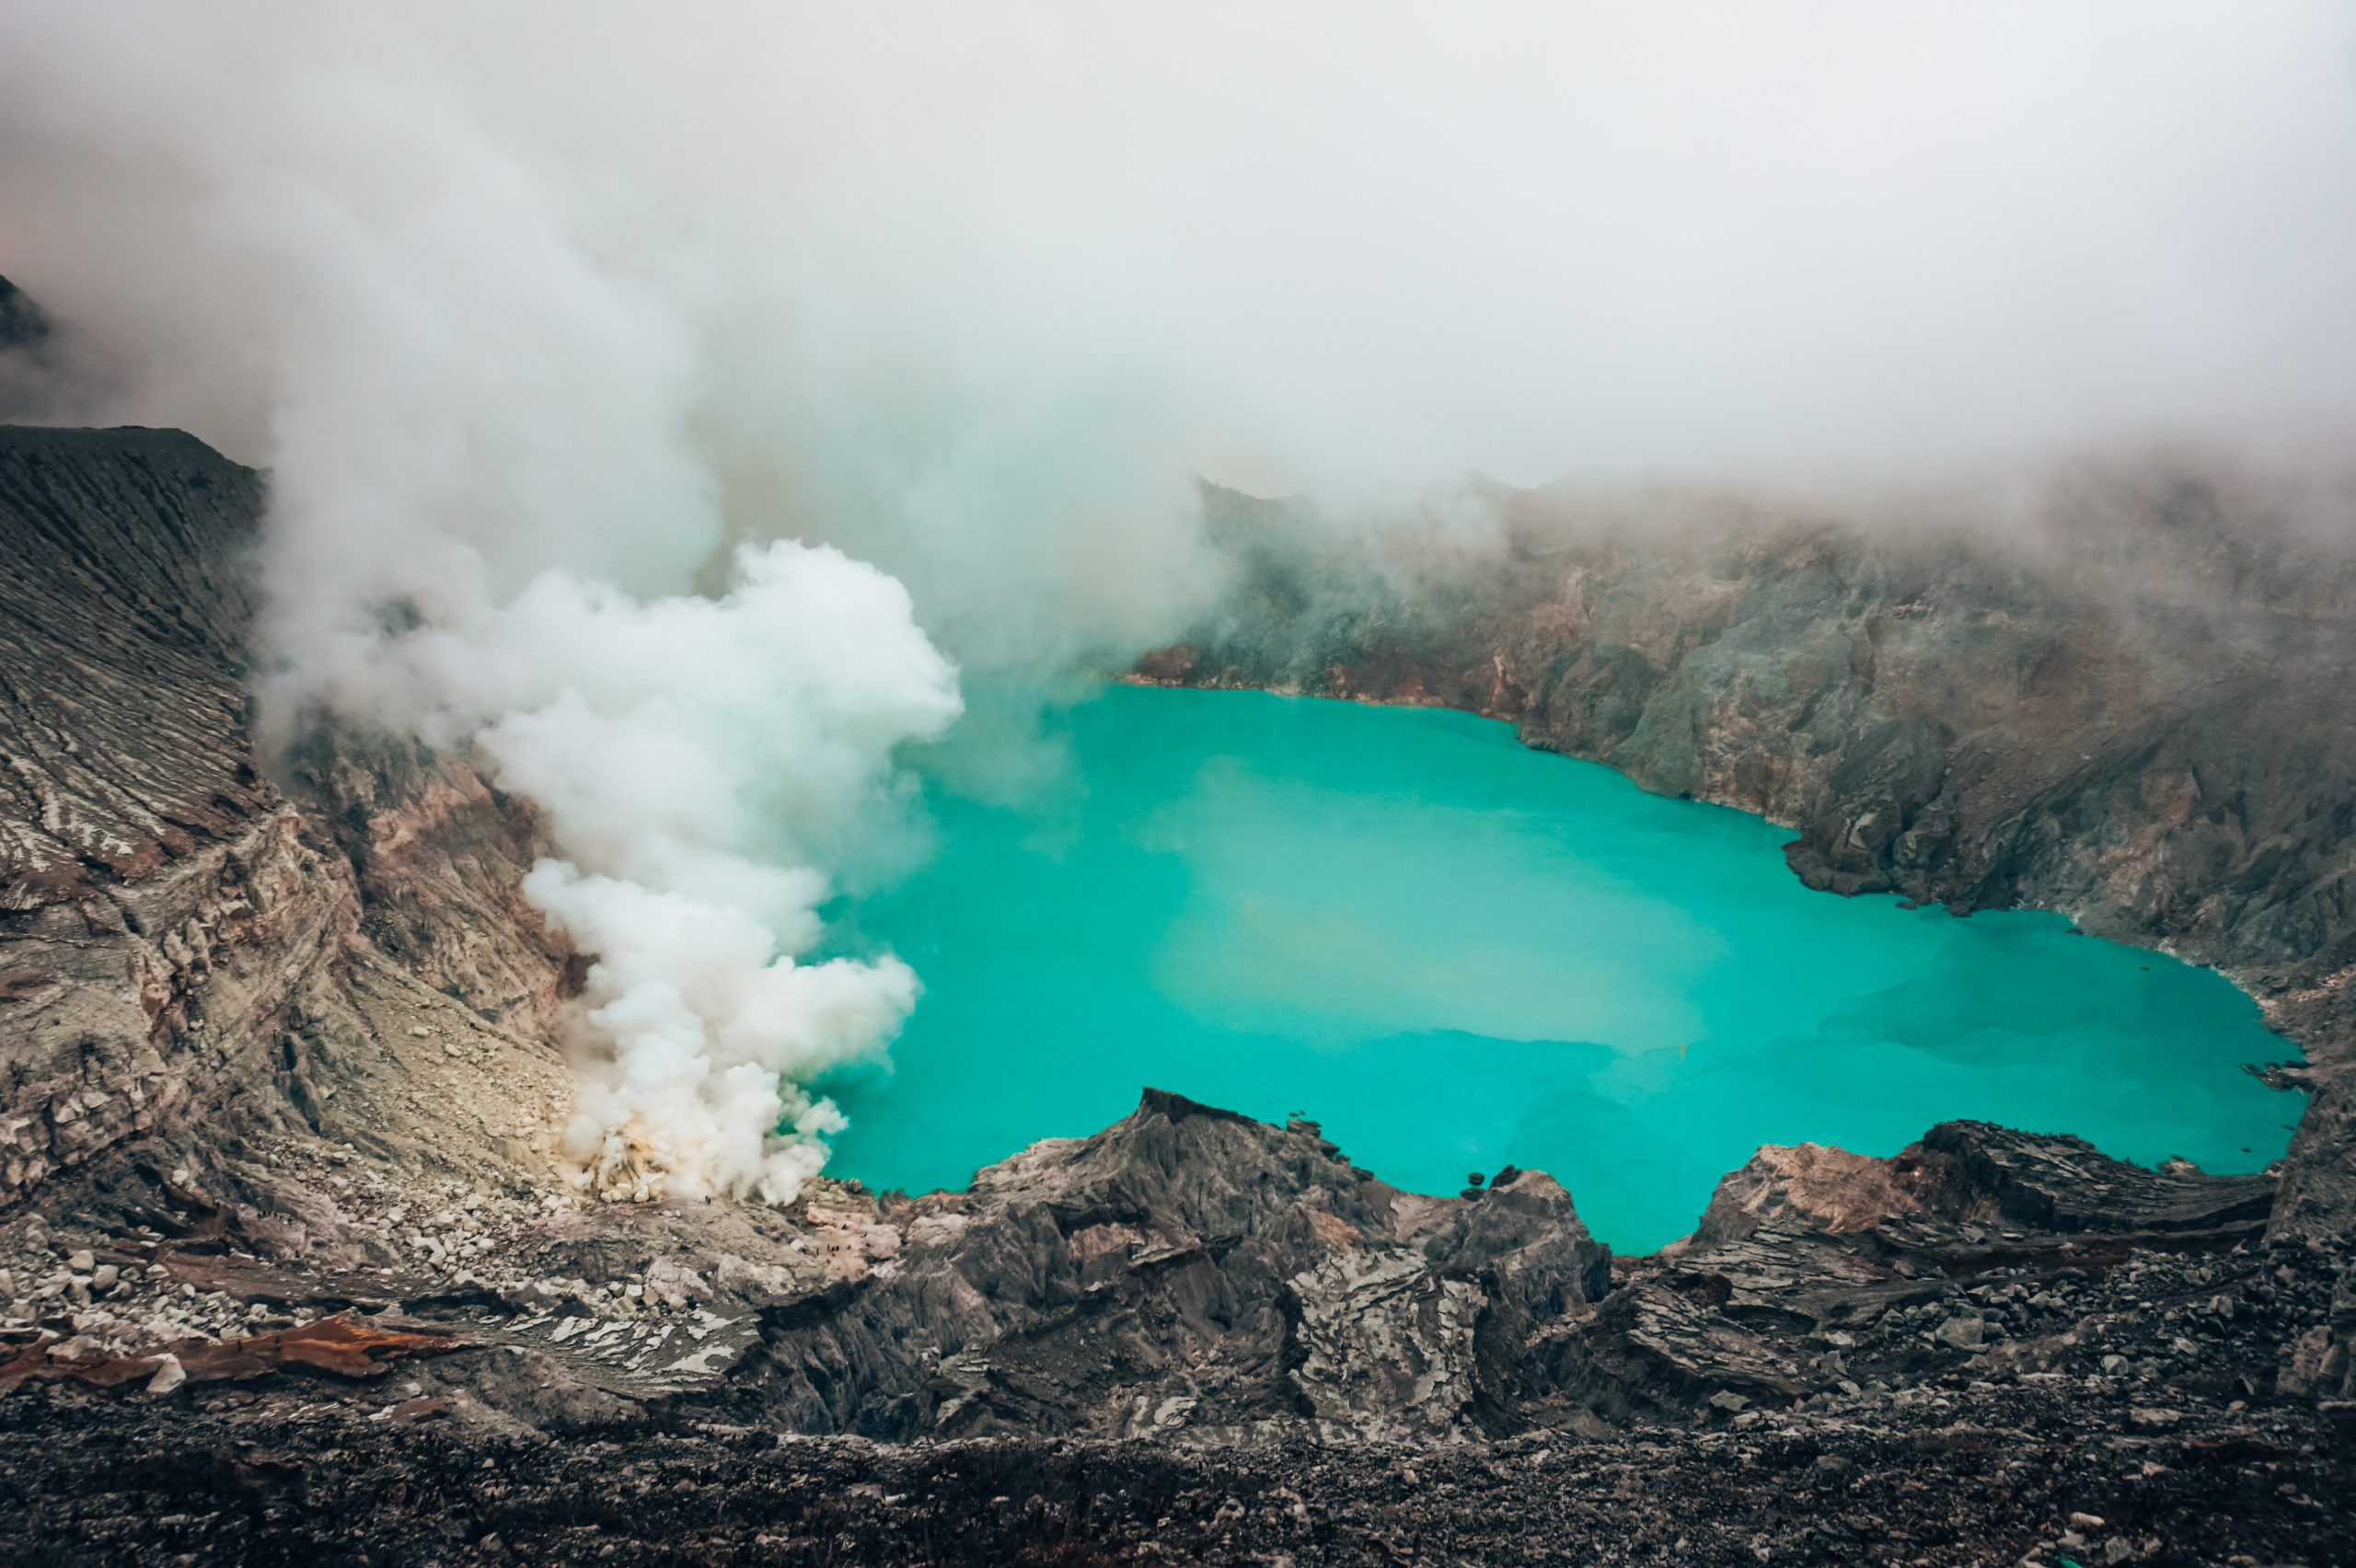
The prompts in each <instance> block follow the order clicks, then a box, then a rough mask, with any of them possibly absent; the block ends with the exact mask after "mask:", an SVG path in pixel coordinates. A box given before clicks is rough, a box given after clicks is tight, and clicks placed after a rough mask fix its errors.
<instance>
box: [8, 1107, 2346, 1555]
mask: <svg viewBox="0 0 2356 1568" xmlns="http://www.w3.org/2000/svg"><path fill="white" fill-rule="evenodd" d="M271 1159H275V1160H278V1161H279V1162H280V1165H281V1169H284V1170H290V1171H292V1172H293V1173H295V1174H296V1175H298V1176H299V1177H301V1178H302V1179H303V1180H305V1181H306V1182H316V1183H317V1184H318V1185H320V1186H323V1187H328V1188H330V1189H332V1188H333V1187H334V1184H335V1183H336V1182H337V1181H338V1180H339V1179H341V1182H343V1184H344V1186H345V1187H346V1188H347V1189H349V1190H350V1191H349V1192H348V1193H346V1200H347V1202H348V1203H349V1204H350V1205H351V1208H352V1211H353V1212H355V1213H356V1214H359V1215H365V1214H366V1213H368V1212H370V1205H371V1204H372V1203H373V1205H375V1211H376V1212H387V1211H389V1210H390V1209H392V1208H400V1209H403V1210H408V1209H410V1207H411V1205H417V1206H418V1207H419V1208H420V1209H422V1208H423V1206H424V1205H428V1204H433V1203H439V1204H440V1205H442V1206H440V1207H439V1208H436V1209H433V1212H431V1213H422V1214H421V1216H420V1218H421V1222H422V1227H423V1228H420V1229H417V1230H415V1231H413V1232H412V1233H411V1234H410V1238H409V1242H410V1255H411V1259H412V1262H410V1264H409V1265H408V1266H406V1267H403V1268H400V1269H391V1268H375V1269H362V1270H322V1269H319V1268H318V1267H316V1266H307V1265H304V1264H301V1263H295V1262H288V1261H285V1260H283V1259H282V1260H279V1261H275V1262H273V1261H271V1260H268V1259H264V1258H262V1257H260V1256H258V1255H255V1254H253V1253H251V1252H249V1251H247V1250H246V1248H245V1247H244V1246H242V1245H240V1243H241V1242H244V1241H247V1240H248V1239H250V1236H249V1234H248V1228H249V1227H250V1225H251V1223H252V1222H251V1221H250V1220H248V1219H247V1218H246V1217H245V1216H244V1215H243V1212H242V1211H241V1210H240V1209H239V1208H238V1207H237V1206H236V1205H218V1204H212V1203H210V1202H209V1201H208V1200H207V1199H205V1198H204V1197H203V1196H202V1193H199V1192H198V1191H197V1189H196V1188H195V1187H194V1186H191V1185H181V1184H179V1183H174V1184H173V1185H172V1186H171V1187H169V1188H165V1187H160V1186H156V1187H148V1188H145V1189H144V1190H146V1191H147V1192H148V1195H149V1197H150V1199H151V1200H160V1202H157V1203H156V1204H155V1206H154V1207H152V1208H150V1209H147V1210H144V1211H135V1210H134V1208H133V1205H134V1203H135V1201H136V1200H135V1199H134V1198H133V1197H132V1196H129V1195H125V1194H120V1193H118V1194H116V1195H115V1196H114V1197H113V1198H112V1199H111V1200H108V1199H104V1198H99V1199H94V1206H92V1207H91V1208H89V1209H88V1210H87V1211H85V1213H84V1214H83V1215H81V1216H65V1217H63V1218H61V1219H60V1220H59V1221H58V1222H56V1223H54V1224H49V1223H30V1224H29V1223H27V1222H25V1221H22V1220H20V1221H18V1222H17V1224H15V1225H14V1226H12V1227H11V1228H10V1229H9V1230H8V1232H7V1239H8V1242H9V1245H10V1251H9V1252H8V1254H7V1255H8V1256H9V1258H10V1260H11V1262H12V1263H13V1265H14V1266H13V1268H12V1270H11V1272H10V1277H11V1278H12V1279H13V1280H16V1281H17V1282H20V1284H21V1285H22V1286H25V1287H27V1288H29V1292H30V1294H29V1296H26V1297H19V1298H18V1300H17V1302H16V1303H15V1308H14V1312H15V1315H14V1316H13V1317H12V1318H11V1319H10V1320H9V1322H8V1324H7V1326H6V1329H5V1331H0V1332H5V1334H6V1337H7V1338H8V1339H10V1340H12V1341H14V1342H15V1343H16V1346H17V1349H16V1350H15V1351H14V1352H13V1353H12V1355H11V1358H10V1359H8V1360H6V1361H5V1362H0V1498H5V1506H0V1551H6V1553H7V1554H8V1557H7V1560H9V1561H22V1562H159V1563H169V1562H186V1563H205V1562H222V1563H230V1562H236V1563H248V1562H252V1563H263V1562H281V1561H295V1560H298V1559H299V1560H306V1561H318V1562H369V1563H380V1564H381V1563H428V1562H511V1561H513V1562H536V1561H548V1562H575V1561H579V1562H605V1561H620V1562H641V1561H662V1562H795V1563H799V1562H811V1563H820V1562H825V1563H845V1562H940V1563H965V1562H973V1563H984V1562H987V1563H999V1562H1043V1563H1046V1562H1069V1563H1095V1562H1161V1561H1170V1562H1191V1561H1203V1562H1236V1563H1281V1562H1296V1563H1310V1562H1336V1563H1340V1562H1416V1561H1421V1562H1461V1563H1480V1564H1488V1563H1503V1562H1615V1561H1626V1562H1700V1563H1710V1562H1740V1563H1756V1562H1774V1561H1779V1560H1780V1561H1796V1562H1855V1561H1888V1562H1927V1563H1940V1564H1945V1563H1970V1562H1980V1563H1987V1564H1998V1565H2007V1568H2008V1565H2011V1564H2015V1563H2019V1562H2038V1563H2047V1562H2075V1563H2079V1564H2081V1565H2082V1568H2092V1565H2094V1564H2102V1565H2103V1568H2112V1565H2115V1564H2119V1563H2124V1562H2138V1563H2142V1562H2150V1563H2235V1562H2241V1563H2292V1562H2303V1563H2308V1564H2316V1565H2320V1564H2327V1563H2335V1562H2348V1561H2350V1560H2351V1559H2356V1509H2351V1507H2350V1499H2351V1498H2352V1497H2356V1402H2351V1401H2350V1398H2349V1397H2348V1396H2349V1395H2350V1393H2351V1392H2356V1388H2351V1383H2350V1371H2349V1354H2348V1343H2349V1341H2350V1338H2351V1337H2352V1336H2351V1334H2350V1330H2351V1328H2356V1268H2351V1264H2356V1258H2350V1257H2349V1256H2346V1255H2343V1254H2341V1253H2339V1252H2338V1251H2333V1250H2332V1249H2331V1248H2330V1247H2328V1246H2327V1245H2326V1244H2324V1243H2321V1242H2318V1241H2314V1240H2308V1241H2298V1242H2292V1241H2287V1240H2281V1239H2276V1240H2274V1241H2271V1242H2269V1240H2268V1239H2266V1237H2265V1235H2264V1228H2263V1223H2262V1215H2263V1212H2264V1208H2265V1202H2264V1200H2265V1197H2266V1196H2267V1189H2268V1188H2269V1185H2270V1183H2269V1181H2268V1179H2267V1178H2263V1177H2260V1178H2209V1177H2203V1176H2200V1175H2199V1174H2197V1173H2192V1172H2184V1171H2177V1172H2173V1173H2154V1172H2148V1171H2140V1170H2136V1168H2133V1167H2129V1166H2121V1165H2117V1164H2114V1163H2113V1162H2109V1161H2107V1160H2105V1159H2102V1157H2101V1156H2099V1155H2098V1154H2096V1153H2095V1152H2094V1151H2093V1150H2091V1149H2089V1148H2087V1147H2085V1145H2083V1144H2079V1143H2076V1142H2075V1140H2071V1139H2066V1138H2059V1137H2033V1136H2027V1135H2021V1134H2015V1133H2009V1132H2006V1131H2004V1129H2000V1128H1992V1127H1986V1126H1981V1125H1979V1124H1949V1125H1947V1126H1945V1127H1941V1128H1936V1129H1934V1130H1933V1132H1932V1134H1931V1135H1930V1136H1927V1137H1926V1138H1925V1140H1924V1141H1923V1144H1921V1145H1918V1146H1916V1147H1914V1148H1912V1149H1911V1150H1909V1151H1908V1152H1907V1154H1905V1155H1903V1156H1900V1157H1899V1158H1897V1159H1888V1160H1876V1159H1862V1158H1860V1157H1856V1156H1851V1155H1846V1154H1843V1153H1842V1152H1841V1151H1839V1150H1831V1149H1820V1148H1815V1147H1811V1146H1800V1147H1796V1148H1790V1149H1774V1148H1771V1149H1763V1150H1761V1154H1760V1156H1759V1157H1758V1158H1757V1159H1754V1160H1753V1161H1752V1162H1751V1163H1750V1165H1749V1166H1747V1167H1746V1168H1745V1169H1744V1170H1741V1171H1738V1172H1736V1173H1734V1174H1733V1175H1731V1176H1729V1177H1728V1179H1727V1182H1726V1183H1725V1184H1723V1186H1722V1187H1721V1189H1720V1192H1719V1194H1718V1197H1717V1199H1716V1200H1715V1201H1714V1203H1713V1204H1712V1205H1711V1207H1710V1209H1709V1210H1708V1212H1706V1213H1705V1214H1704V1216H1703V1219H1702V1223H1701V1225H1700V1227H1699V1228H1697V1230H1696V1231H1695V1233H1694V1235H1693V1237H1692V1238H1691V1239H1688V1240H1687V1241H1685V1242H1682V1243H1680V1244H1679V1245H1678V1246H1677V1247H1674V1248H1671V1249H1669V1250H1667V1251H1664V1252H1663V1253H1660V1254H1657V1255H1655V1256H1652V1257H1647V1258H1638V1259H1612V1258H1611V1257H1610V1256H1609V1254H1607V1253H1605V1252H1604V1251H1603V1250H1602V1249H1601V1248H1600V1247H1598V1246H1596V1245H1595V1244H1594V1243H1593V1242H1592V1241H1589V1240H1588V1239H1586V1236H1585V1232H1584V1229H1583V1228H1581V1227H1579V1226H1578V1225H1577V1221H1576V1215H1575V1214H1574V1213H1573V1212H1572V1211H1571V1209H1570V1205H1569V1204H1568V1200H1567V1196H1566V1195H1560V1189H1559V1188H1558V1187H1555V1186H1554V1185H1553V1183H1552V1182H1548V1181H1547V1180H1546V1179H1545V1178H1543V1177H1542V1176H1540V1175H1537V1174H1536V1173H1512V1172H1508V1173H1505V1180H1504V1181H1503V1182H1502V1184H1501V1185H1499V1186H1496V1187H1493V1188H1487V1189H1474V1190H1473V1191H1472V1193H1465V1194H1460V1195H1458V1196H1455V1197H1451V1198H1445V1199H1441V1198H1429V1197H1422V1196H1419V1195H1416V1194H1410V1193H1397V1192H1396V1191H1395V1190H1393V1189H1390V1188H1388V1187H1386V1186H1384V1185H1383V1184H1382V1183H1380V1182H1379V1181H1378V1180H1376V1179H1374V1178H1372V1177H1371V1176H1370V1175H1369V1174H1368V1173H1366V1172H1363V1171H1359V1170H1357V1169H1356V1168H1355V1167H1351V1166H1349V1165H1348V1163H1347V1162H1346V1160H1345V1159H1342V1158H1341V1157H1340V1155H1339V1151H1337V1150H1334V1149H1333V1148H1332V1146H1331V1145H1330V1144H1328V1143H1326V1142H1325V1141H1324V1140H1322V1138H1320V1137H1319V1136H1318V1135H1317V1133H1316V1130H1315V1128H1314V1127H1313V1125H1311V1124H1305V1123H1296V1124H1292V1125H1291V1126H1288V1127H1284V1128H1278V1127H1274V1126H1269V1125H1266V1124H1259V1123H1253V1122H1249V1121H1247V1120H1245V1119H1244V1118H1242V1117H1238V1116H1233V1115H1231V1114H1230V1113H1223V1112H1218V1111H1214V1110H1211V1109H1209V1108H1207V1107H1201V1106H1196V1105H1194V1104H1192V1103H1191V1102H1189V1101H1184V1100H1182V1099H1180V1098H1178V1097H1176V1096H1170V1095H1149V1096H1148V1098H1147V1101H1146V1102H1145V1103H1144V1104H1142V1105H1141V1106H1140V1108H1139V1110H1138V1113H1136V1114H1135V1115H1133V1116H1131V1117H1129V1118H1127V1119H1126V1120H1125V1121H1124V1122H1122V1123H1121V1124H1117V1125H1116V1126H1114V1127H1113V1128H1109V1129H1107V1130H1106V1131H1105V1132H1104V1133H1102V1134H1099V1135H1097V1136H1095V1137H1094V1138H1090V1139H1065V1140H1056V1141H1053V1142H1050V1143H1048V1144H1044V1145H1040V1146H1035V1147H1034V1148H1033V1149H1031V1150H1028V1151H1025V1153H1024V1154H1023V1155H1022V1156H1018V1157H1017V1158H1016V1159H1012V1160H1009V1161H1007V1162H1006V1163H1005V1164H1003V1165H1001V1166H998V1167H992V1168H990V1169H989V1170H985V1171H983V1172H982V1173H981V1174H980V1176H979V1177H978V1179H977V1181H976V1190H975V1193H973V1194H970V1195H968V1194H932V1195H930V1196H928V1197H926V1198H921V1199H909V1198H902V1197H899V1196H897V1195H881V1196H879V1195H875V1194H868V1193H861V1192H859V1191H857V1190H856V1189H853V1188H851V1187H849V1185H848V1184H841V1183H837V1184H832V1185H831V1186H829V1187H828V1188H826V1189H825V1190H824V1191H823V1192H822V1193H820V1194H818V1195H817V1196H816V1197H815V1198H805V1199H803V1201H802V1202H800V1203H799V1204H797V1205H792V1206H791V1208H789V1209H787V1210H784V1211H766V1212H764V1213H763V1215H762V1216H761V1217H762V1219H763V1220H764V1222H765V1223H764V1224H763V1225H761V1226H758V1227H755V1226H752V1225H749V1224H747V1223H746V1222H745V1216H741V1215H738V1214H736V1213H734V1212H733V1211H730V1210H727V1209H725V1208H724V1207H723V1206H722V1205H673V1206H666V1205H582V1204H579V1203H577V1202H575V1201H572V1200H569V1199H568V1198H567V1197H566V1196H564V1195H563V1194H562V1193H558V1192H550V1193H530V1192H517V1193H510V1194H504V1195H489V1194H479V1193H471V1192H469V1193H453V1192H452V1191H451V1190H450V1189H449V1188H448V1187H447V1186H446V1185H445V1186H440V1187H427V1188H424V1189H422V1190H419V1189H415V1188H407V1187H405V1186H404V1184H403V1183H402V1182H400V1181H399V1180H398V1178H397V1177H393V1176H388V1175H387V1173H386V1172H384V1171H379V1170H364V1169H361V1168H359V1167H357V1166H356V1164H355V1161H354V1160H353V1159H352V1156H351V1155H349V1154H348V1153H346V1152H344V1151H342V1150H340V1149H333V1148H328V1147H325V1146H318V1147H312V1148H307V1149H306V1148H304V1147H284V1148H282V1149H279V1150H276V1151H272V1153H271ZM1288 1168H1290V1169H1294V1170H1297V1172H1298V1175H1297V1177H1296V1179H1295V1181H1294V1182H1292V1183H1291V1184H1290V1185H1289V1186H1288V1184H1287V1182H1286V1181H1285V1178H1284V1175H1283V1172H1284V1171H1285V1170H1287V1169H1288ZM183 1174H185V1173H183ZM190 1179H191V1181H193V1177H191V1178H190ZM160 1180H162V1181H167V1182H168V1181H169V1180H170V1176H169V1174H168V1173H167V1174H164V1175H162V1176H161V1178H160ZM1344 1185H1347V1186H1348V1187H1350V1188H1352V1189H1354V1190H1353V1191H1352V1192H1351V1193H1348V1194H1347V1195H1344V1194H1343V1193H1340V1192H1339V1191H1338V1190H1337V1189H1339V1188H1340V1187H1342V1186H1344ZM137 1190H141V1189H134V1191H137ZM360 1193H371V1194H373V1195H372V1197H371V1198H369V1199H364V1198H362V1197H361V1196H359V1195H358V1194H360ZM1245 1193H1250V1194H1253V1195H1252V1196H1251V1197H1250V1198H1249V1199H1248V1201H1247V1200H1245V1199H1243V1197H1242V1194H1245ZM109 1201H110V1202H112V1203H113V1204H114V1205H117V1206H116V1207H114V1208H113V1209H112V1210H111V1211H109V1210H107V1209H105V1208H103V1207H102V1206H98V1205H103V1204H104V1203H106V1202H109ZM175 1205H177V1206H175ZM1239 1205H1241V1206H1239ZM699 1209H700V1210H706V1211H709V1212H707V1213H696V1212H694V1211H695V1210H699ZM2253 1210H2255V1211H2256V1213H2257V1215H2258V1216H2259V1217H2258V1219H2257V1220H2256V1221H2254V1220H2253V1218H2252V1213H2253ZM134 1212H144V1214H145V1215H146V1218H144V1219H141V1220H139V1221H138V1222H137V1223H136V1224H133V1223H128V1222H129V1221H130V1220H131V1219H132V1218H133V1213H134ZM1378 1213H1380V1216H1382V1222H1383V1223H1385V1224H1387V1225H1388V1226H1390V1227H1391V1228H1392V1234H1389V1235H1385V1234H1383V1233H1381V1232H1380V1231H1378V1230H1376V1229H1374V1228H1373V1226H1374V1223H1375V1216H1376V1215H1377V1214H1378ZM952 1214H953V1215H955V1216H958V1217H959V1218H960V1220H961V1221H962V1223H960V1224H958V1225H955V1226H943V1225H942V1224H941V1220H942V1218H943V1216H946V1215H952ZM1123 1214H1126V1216H1127V1219H1126V1222H1124V1221H1119V1220H1114V1221H1110V1222H1108V1220H1107V1218H1106V1216H1108V1215H1123ZM110 1216H111V1217H110ZM175 1216H177V1218H175ZM1318 1216H1325V1218H1324V1219H1323V1220H1322V1222H1321V1221H1320V1220H1319V1218H1318ZM1345 1216H1347V1217H1346V1218H1345ZM92 1221H98V1222H100V1223H98V1224H96V1225H93V1224H91V1223H90V1222H92ZM151 1221H157V1222H162V1223H161V1224H156V1223H150V1222H151ZM1228 1221H1232V1222H1235V1223H1236V1224H1237V1228H1236V1229H1234V1230H1232V1231H1229V1232H1225V1233H1222V1234H1220V1235H1218V1236H1217V1237H1215V1238H1206V1236H1205V1234H1204V1232H1205V1230H1206V1229H1207V1228H1208V1224H1209V1223H1211V1222H1228ZM1108 1223H1113V1224H1124V1223H1125V1224H1126V1226H1127V1228H1130V1229H1131V1230H1132V1231H1133V1234H1131V1235H1129V1236H1128V1237H1126V1238H1108V1237H1107V1236H1106V1234H1105V1228H1106V1226H1107V1225H1108ZM164 1228H176V1229H178V1230H179V1235H177V1236H166V1235H164V1234H162V1231H163V1229H164ZM429 1230H430V1231H431V1234H428V1232H429ZM756 1238H766V1239H767V1240H768V1243H769V1245H770V1247H771V1249H772V1250H771V1251H769V1252H768V1253H767V1254H760V1255H766V1256H769V1257H791V1258H807V1259H809V1260H810V1262H809V1265H808V1268H809V1272H808V1273H807V1274H793V1273H791V1271H787V1272H774V1271H775V1270H776V1269H777V1265H774V1264H772V1265H768V1266H767V1268H766V1269H765V1268H764V1266H763V1265H761V1264H759V1263H756V1262H752V1261H750V1260H748V1259H746V1258H745V1256H744V1255H743V1254H742V1253H740V1252H737V1251H730V1250H728V1249H731V1248H745V1249H747V1250H748V1251H749V1250H751V1249H752V1248H753V1247H754V1246H755V1245H756ZM1475 1238H1485V1239H1484V1240H1479V1241H1475V1240H1474V1239H1475ZM143 1260H147V1261H144V1262H143ZM732 1260H733V1262H732ZM1369 1282H1371V1283H1372V1285H1373V1286H1374V1288H1373V1289H1371V1290H1370V1291H1369V1289H1368V1288H1367V1286H1369ZM878 1439H882V1440H878Z"/></svg>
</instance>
